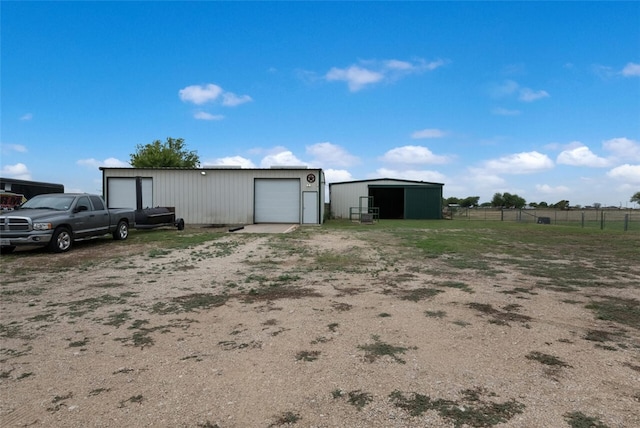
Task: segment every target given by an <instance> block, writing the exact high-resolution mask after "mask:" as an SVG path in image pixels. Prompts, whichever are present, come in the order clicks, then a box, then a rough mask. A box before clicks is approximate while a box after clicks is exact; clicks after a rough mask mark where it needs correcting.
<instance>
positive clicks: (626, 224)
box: [624, 214, 629, 232]
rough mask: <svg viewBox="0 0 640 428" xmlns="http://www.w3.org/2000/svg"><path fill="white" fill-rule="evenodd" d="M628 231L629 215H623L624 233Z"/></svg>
mask: <svg viewBox="0 0 640 428" xmlns="http://www.w3.org/2000/svg"><path fill="white" fill-rule="evenodd" d="M628 229H629V214H625V215H624V231H625V232H626V231H627V230H628Z"/></svg>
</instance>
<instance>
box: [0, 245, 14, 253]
mask: <svg viewBox="0 0 640 428" xmlns="http://www.w3.org/2000/svg"><path fill="white" fill-rule="evenodd" d="M15 249H16V247H15V245H7V246H5V247H0V254H11V253H13V250H15Z"/></svg>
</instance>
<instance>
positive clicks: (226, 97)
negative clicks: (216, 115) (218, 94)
mask: <svg viewBox="0 0 640 428" xmlns="http://www.w3.org/2000/svg"><path fill="white" fill-rule="evenodd" d="M251 101H253V99H252V98H251V97H250V96H249V95H236V94H234V93H233V92H225V93H224V94H222V105H223V106H228V107H235V106H239V105H240V104H244V103H248V102H251Z"/></svg>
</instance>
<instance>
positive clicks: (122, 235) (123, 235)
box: [113, 220, 129, 241]
mask: <svg viewBox="0 0 640 428" xmlns="http://www.w3.org/2000/svg"><path fill="white" fill-rule="evenodd" d="M127 236H129V223H127V222H126V221H124V220H120V221H119V222H118V227H117V228H116V230H115V231H114V232H113V239H115V240H116V241H122V240H123V239H127Z"/></svg>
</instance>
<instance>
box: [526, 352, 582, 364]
mask: <svg viewBox="0 0 640 428" xmlns="http://www.w3.org/2000/svg"><path fill="white" fill-rule="evenodd" d="M526 357H527V359H529V360H534V361H537V362H539V363H542V364H544V365H547V366H556V367H571V366H570V365H569V364H567V363H565V362H564V361H562V360H561V359H560V358H558V357H556V356H553V355H550V354H545V353H543V352H537V351H533V352H529V353H528V354H527V355H526Z"/></svg>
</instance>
